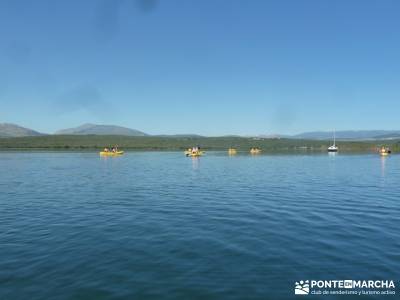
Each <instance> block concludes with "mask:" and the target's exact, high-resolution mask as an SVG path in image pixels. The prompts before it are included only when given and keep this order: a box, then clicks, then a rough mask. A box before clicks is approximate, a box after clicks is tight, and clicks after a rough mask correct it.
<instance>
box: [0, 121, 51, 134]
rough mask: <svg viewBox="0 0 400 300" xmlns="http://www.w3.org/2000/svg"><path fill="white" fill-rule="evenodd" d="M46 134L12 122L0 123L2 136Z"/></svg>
mask: <svg viewBox="0 0 400 300" xmlns="http://www.w3.org/2000/svg"><path fill="white" fill-rule="evenodd" d="M40 135H44V134H42V133H40V132H37V131H35V130H32V129H28V128H25V127H21V126H18V125H15V124H10V123H0V137H23V136H40Z"/></svg>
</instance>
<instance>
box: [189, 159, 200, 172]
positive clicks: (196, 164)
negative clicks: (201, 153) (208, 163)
mask: <svg viewBox="0 0 400 300" xmlns="http://www.w3.org/2000/svg"><path fill="white" fill-rule="evenodd" d="M191 159H192V168H193V170H197V169H198V168H199V164H200V157H197V156H193V157H191Z"/></svg>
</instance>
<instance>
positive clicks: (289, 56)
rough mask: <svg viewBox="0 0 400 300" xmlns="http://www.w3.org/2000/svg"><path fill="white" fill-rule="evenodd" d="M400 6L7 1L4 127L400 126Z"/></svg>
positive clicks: (212, 130) (253, 130)
mask: <svg viewBox="0 0 400 300" xmlns="http://www.w3.org/2000/svg"><path fill="white" fill-rule="evenodd" d="M399 9H400V3H399V2H396V1H389V0H386V1H379V2H377V1H346V2H329V1H320V0H310V1H307V2H300V1H294V0H284V1H271V2H269V1H252V2H245V1H236V2H232V1H227V0H225V1H218V2H215V1H191V2H187V1H176V0H171V1H157V0H121V1H114V0H101V1H97V0H90V1H84V2H81V1H77V0H75V1H50V0H42V1H36V2H33V1H27V0H25V1H24V0H18V1H11V0H5V1H1V3H0V25H1V26H0V32H1V34H2V37H3V38H2V40H1V41H0V69H1V72H0V104H1V110H0V123H3V122H7V123H14V124H18V125H21V126H24V127H27V128H31V129H34V130H37V131H39V132H43V133H54V132H55V131H57V130H60V129H65V128H71V127H76V126H79V125H81V124H83V123H95V124H112V125H118V126H124V127H128V128H133V129H137V130H140V131H143V132H145V133H148V134H151V135H160V134H199V135H204V136H222V135H263V134H283V135H293V134H298V133H303V132H310V131H333V130H334V129H336V130H337V131H340V130H371V128H373V129H372V130H377V129H378V130H396V127H397V126H398V125H397V120H398V116H397V111H398V109H399V108H400V102H399V100H398V99H399V96H400V90H399V88H398V87H399V83H400V77H399V69H400V61H399V60H398V53H399V50H400V37H399V35H398V28H399V25H400V19H399V18H398V13H397V12H398V11H399ZM393 128H394V129H393Z"/></svg>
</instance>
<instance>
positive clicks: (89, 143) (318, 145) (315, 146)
mask: <svg viewBox="0 0 400 300" xmlns="http://www.w3.org/2000/svg"><path fill="white" fill-rule="evenodd" d="M337 144H338V145H339V147H340V151H345V152H373V151H376V148H377V147H379V146H380V145H389V146H390V147H391V148H392V150H393V151H394V152H398V151H400V142H399V141H388V142H384V143H383V142H382V141H368V142H338V143H337ZM111 145H118V146H119V147H120V148H121V149H124V150H184V149H187V148H188V147H192V146H195V145H200V146H201V147H202V148H203V149H205V150H226V149H228V148H229V147H234V148H237V149H238V150H239V151H248V150H249V149H250V148H251V147H259V148H261V149H263V151H265V152H283V151H285V152H287V151H316V152H317V151H326V150H327V148H328V147H329V145H330V142H329V141H314V140H296V139H254V138H244V137H156V136H147V137H127V136H97V135H87V136H77V135H49V136H39V137H22V138H0V150H11V149H16V150H18V149H20V150H34V149H38V150H40V149H42V150H99V149H102V148H104V147H105V146H111Z"/></svg>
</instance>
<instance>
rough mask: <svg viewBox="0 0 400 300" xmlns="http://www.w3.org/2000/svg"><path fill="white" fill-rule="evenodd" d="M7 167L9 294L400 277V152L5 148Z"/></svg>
mask: <svg viewBox="0 0 400 300" xmlns="http://www.w3.org/2000/svg"><path fill="white" fill-rule="evenodd" d="M0 168H1V170H2V172H1V174H0V216H1V218H0V299H1V300H8V299H24V300H26V299H30V300H32V299H188V300H190V299H293V298H302V297H303V298H304V297H306V298H308V297H309V298H313V299H317V298H318V297H316V296H311V295H310V296H295V295H294V284H295V281H298V280H305V279H318V280H319V279H321V280H329V279H360V280H363V279H385V280H386V279H388V280H390V279H393V280H396V283H397V285H399V282H398V279H399V274H400V230H399V228H400V202H399V201H400V156H396V155H393V156H391V157H387V158H381V157H379V156H377V155H343V154H339V155H336V156H329V155H328V154H326V155H325V154H324V155H270V156H268V155H262V156H257V157H251V156H247V155H238V156H236V157H228V156H226V155H225V154H224V153H208V154H207V155H206V156H204V157H201V158H199V159H191V158H186V157H184V156H183V154H182V153H177V152H171V153H149V152H147V153H144V152H143V153H127V154H126V155H125V156H122V157H117V158H100V157H99V156H98V155H97V154H96V153H0ZM397 297H398V295H396V296H394V297H393V296H392V297H390V296H387V297H385V299H393V298H397ZM321 298H322V299H334V297H332V296H326V297H321ZM356 298H357V299H364V297H362V296H360V297H356ZM340 299H354V297H352V296H344V297H342V298H340ZM367 299H374V297H370V298H367ZM376 299H382V297H381V298H379V297H377V298H376Z"/></svg>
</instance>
